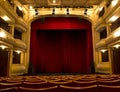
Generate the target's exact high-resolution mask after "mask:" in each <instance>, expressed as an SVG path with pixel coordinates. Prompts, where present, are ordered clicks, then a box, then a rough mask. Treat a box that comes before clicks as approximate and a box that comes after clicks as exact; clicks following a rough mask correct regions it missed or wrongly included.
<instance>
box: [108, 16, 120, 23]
mask: <svg viewBox="0 0 120 92" xmlns="http://www.w3.org/2000/svg"><path fill="white" fill-rule="evenodd" d="M118 18H119V17H118V16H112V17H111V18H110V19H109V21H110V22H114V21H116V20H117V19H118Z"/></svg>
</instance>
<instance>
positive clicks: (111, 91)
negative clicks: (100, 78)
mask: <svg viewBox="0 0 120 92" xmlns="http://www.w3.org/2000/svg"><path fill="white" fill-rule="evenodd" d="M98 90H99V92H120V86H109V85H98Z"/></svg>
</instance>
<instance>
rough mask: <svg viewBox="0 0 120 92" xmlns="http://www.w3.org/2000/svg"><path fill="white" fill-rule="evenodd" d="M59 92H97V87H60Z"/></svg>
mask: <svg viewBox="0 0 120 92" xmlns="http://www.w3.org/2000/svg"><path fill="white" fill-rule="evenodd" d="M60 90H61V92H97V85H92V86H87V87H77V86H76V87H71V86H65V85H60Z"/></svg>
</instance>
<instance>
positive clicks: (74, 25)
mask: <svg viewBox="0 0 120 92" xmlns="http://www.w3.org/2000/svg"><path fill="white" fill-rule="evenodd" d="M63 29H64V30H65V31H63ZM72 30H75V31H72ZM30 61H31V62H32V64H33V67H34V70H35V72H36V73H40V72H43V73H48V72H49V73H56V72H57V73H64V72H65V73H88V72H89V70H90V63H91V62H92V61H93V52H92V31H91V23H90V22H88V21H87V20H84V19H81V20H79V19H78V18H76V17H47V18H45V19H39V20H36V21H34V22H33V23H32V25H31V44H30Z"/></svg>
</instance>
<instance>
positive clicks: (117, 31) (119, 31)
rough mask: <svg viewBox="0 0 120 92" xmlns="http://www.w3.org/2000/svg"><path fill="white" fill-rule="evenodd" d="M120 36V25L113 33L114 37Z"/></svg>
mask: <svg viewBox="0 0 120 92" xmlns="http://www.w3.org/2000/svg"><path fill="white" fill-rule="evenodd" d="M119 36H120V27H118V28H117V29H116V30H115V32H114V33H113V37H119Z"/></svg>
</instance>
